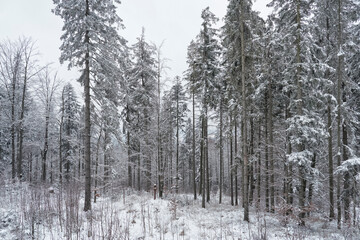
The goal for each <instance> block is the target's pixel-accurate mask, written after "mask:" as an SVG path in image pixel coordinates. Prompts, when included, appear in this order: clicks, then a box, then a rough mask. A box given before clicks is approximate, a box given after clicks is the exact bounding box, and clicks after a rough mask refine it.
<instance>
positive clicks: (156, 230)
mask: <svg viewBox="0 0 360 240" xmlns="http://www.w3.org/2000/svg"><path fill="white" fill-rule="evenodd" d="M0 190H1V193H0V239H4V240H7V239H9V240H10V239H31V235H32V232H33V235H34V239H310V240H311V239H344V238H345V235H346V236H347V237H348V239H356V234H357V233H356V232H351V231H348V229H344V230H337V228H336V221H332V222H329V221H328V220H327V219H325V218H321V217H320V216H321V215H320V213H319V214H316V213H314V217H312V218H308V219H307V220H306V221H307V226H306V227H300V226H298V225H297V223H296V217H291V215H289V216H285V215H282V214H280V213H281V210H280V209H279V211H278V213H277V214H271V213H263V212H257V211H256V210H255V208H254V207H252V208H251V211H250V223H247V222H244V221H243V220H242V219H243V210H242V208H241V207H239V206H231V205H230V204H229V202H230V199H229V198H228V197H225V198H224V203H223V204H218V203H217V199H218V196H216V195H213V196H212V199H213V200H212V201H211V202H210V203H208V204H207V207H206V208H205V209H203V208H201V199H198V200H193V197H192V195H186V194H179V195H175V194H168V196H166V198H165V199H156V200H154V199H153V195H152V194H151V193H147V192H136V191H133V190H128V189H127V190H118V191H113V193H112V194H111V196H112V197H111V196H108V197H103V196H100V197H99V198H98V201H97V203H93V210H92V211H91V212H88V213H85V212H83V211H82V204H83V200H82V199H81V197H80V196H82V194H79V191H77V187H74V186H72V189H70V190H69V189H67V190H64V191H63V192H61V191H60V190H59V189H57V188H54V190H55V191H54V193H50V192H49V187H31V186H28V185H26V184H22V185H21V184H18V183H17V184H16V183H15V184H7V185H5V186H0ZM74 190H75V191H74ZM31 199H33V200H31ZM35 199H36V201H35ZM60 206H62V207H60ZM31 221H32V223H31ZM344 228H346V227H344ZM31 229H33V230H31ZM357 236H358V235H357ZM352 237H353V238H352Z"/></svg>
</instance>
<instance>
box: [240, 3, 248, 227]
mask: <svg viewBox="0 0 360 240" xmlns="http://www.w3.org/2000/svg"><path fill="white" fill-rule="evenodd" d="M244 12H245V11H244V2H243V1H242V2H241V13H240V14H241V23H240V32H241V82H242V109H243V121H242V122H243V124H244V135H243V141H242V143H243V145H244V146H243V163H244V182H243V186H244V196H243V199H244V221H247V222H249V194H248V185H249V184H248V153H247V144H246V141H247V103H246V84H245V74H246V73H245V31H244Z"/></svg>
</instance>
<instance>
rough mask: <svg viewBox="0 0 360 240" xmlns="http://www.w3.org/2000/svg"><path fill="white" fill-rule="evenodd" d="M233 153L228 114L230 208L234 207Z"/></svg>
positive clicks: (231, 127)
mask: <svg viewBox="0 0 360 240" xmlns="http://www.w3.org/2000/svg"><path fill="white" fill-rule="evenodd" d="M233 153H234V151H233V119H232V114H231V113H230V196H231V206H234V181H233V179H234V154H233Z"/></svg>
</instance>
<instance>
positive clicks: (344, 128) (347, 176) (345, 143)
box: [342, 99, 351, 224]
mask: <svg viewBox="0 0 360 240" xmlns="http://www.w3.org/2000/svg"><path fill="white" fill-rule="evenodd" d="M344 101H345V99H344ZM342 137H343V139H342V140H343V151H342V154H343V161H346V160H348V153H347V147H348V134H347V126H346V122H345V121H344V122H343V125H342ZM349 171H350V170H349ZM349 171H346V172H345V173H344V219H345V222H346V223H348V224H351V217H350V215H351V211H350V202H351V200H350V195H351V193H350V191H351V189H350V187H351V186H350V172H349Z"/></svg>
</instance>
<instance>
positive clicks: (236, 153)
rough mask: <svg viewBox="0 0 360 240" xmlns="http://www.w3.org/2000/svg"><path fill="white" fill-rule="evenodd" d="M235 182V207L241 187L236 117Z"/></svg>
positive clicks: (235, 122) (237, 203)
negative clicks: (239, 181)
mask: <svg viewBox="0 0 360 240" xmlns="http://www.w3.org/2000/svg"><path fill="white" fill-rule="evenodd" d="M234 125H235V129H234V155H235V156H234V181H235V206H238V205H239V193H238V190H239V186H238V166H239V158H238V141H237V139H238V135H237V121H236V117H235V118H234Z"/></svg>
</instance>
